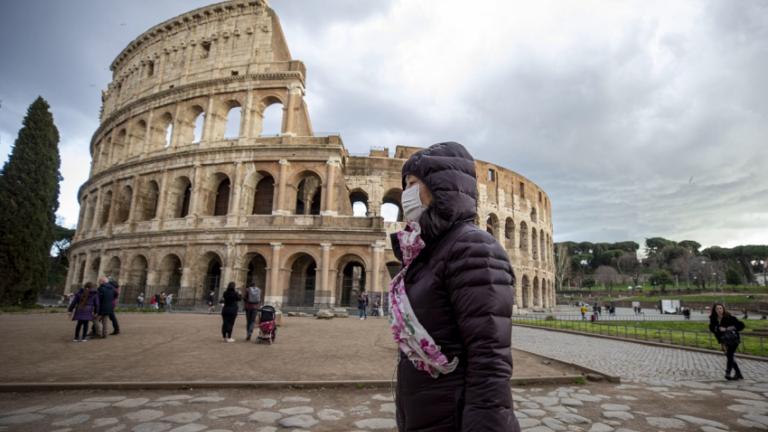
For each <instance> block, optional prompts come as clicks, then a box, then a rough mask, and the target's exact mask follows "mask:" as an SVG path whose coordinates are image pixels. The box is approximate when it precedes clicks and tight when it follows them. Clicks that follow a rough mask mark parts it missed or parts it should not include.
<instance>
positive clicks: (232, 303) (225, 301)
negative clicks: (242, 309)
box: [220, 282, 242, 342]
mask: <svg viewBox="0 0 768 432" xmlns="http://www.w3.org/2000/svg"><path fill="white" fill-rule="evenodd" d="M240 300H242V296H240V294H239V293H238V292H237V291H236V290H235V283H234V282H230V283H229V284H228V285H227V290H226V291H224V295H223V296H222V298H221V301H220V303H221V304H222V307H221V337H222V338H224V342H234V341H235V340H234V339H233V338H232V329H233V328H234V327H235V320H236V319H237V313H238V307H237V303H238V302H240Z"/></svg>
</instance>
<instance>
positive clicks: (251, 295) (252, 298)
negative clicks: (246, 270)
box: [248, 286, 261, 304]
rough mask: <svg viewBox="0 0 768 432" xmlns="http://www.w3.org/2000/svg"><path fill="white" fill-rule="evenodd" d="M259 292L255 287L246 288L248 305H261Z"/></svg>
mask: <svg viewBox="0 0 768 432" xmlns="http://www.w3.org/2000/svg"><path fill="white" fill-rule="evenodd" d="M260 300H261V290H260V289H259V288H257V287H255V286H254V287H250V288H248V303H251V304H256V303H261V301H260Z"/></svg>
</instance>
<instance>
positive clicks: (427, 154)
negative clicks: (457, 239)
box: [402, 142, 477, 243]
mask: <svg viewBox="0 0 768 432" xmlns="http://www.w3.org/2000/svg"><path fill="white" fill-rule="evenodd" d="M409 174H410V175H414V176H416V177H418V178H419V179H420V180H421V181H422V182H423V183H424V184H425V185H426V186H427V188H429V191H430V192H431V193H432V203H431V204H430V205H429V207H428V208H427V209H426V211H424V212H423V213H422V215H421V217H420V218H419V225H420V226H421V237H422V239H424V241H425V242H426V243H430V242H431V241H432V240H434V239H435V238H437V237H439V236H440V235H441V234H443V233H444V232H446V231H447V230H449V229H450V228H451V227H452V226H454V225H455V224H457V223H460V222H472V221H474V219H475V217H476V215H477V178H476V175H475V160H474V159H473V158H472V156H471V155H470V154H469V152H468V151H467V149H465V148H464V146H463V145H461V144H459V143H456V142H444V143H439V144H434V145H432V146H430V147H429V148H426V149H424V150H421V151H419V152H417V153H415V154H414V155H413V156H411V157H410V158H409V159H408V161H406V162H405V165H403V178H402V180H403V189H405V177H406V176H407V175H409Z"/></svg>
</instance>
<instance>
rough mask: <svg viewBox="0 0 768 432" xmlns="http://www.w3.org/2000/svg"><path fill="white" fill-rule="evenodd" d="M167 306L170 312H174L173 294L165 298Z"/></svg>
mask: <svg viewBox="0 0 768 432" xmlns="http://www.w3.org/2000/svg"><path fill="white" fill-rule="evenodd" d="M165 305H166V306H167V307H168V312H171V311H172V310H173V293H170V294H168V295H167V296H165Z"/></svg>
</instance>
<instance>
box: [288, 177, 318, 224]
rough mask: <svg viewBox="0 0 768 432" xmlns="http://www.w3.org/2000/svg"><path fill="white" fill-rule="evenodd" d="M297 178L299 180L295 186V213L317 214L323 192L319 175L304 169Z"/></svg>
mask: <svg viewBox="0 0 768 432" xmlns="http://www.w3.org/2000/svg"><path fill="white" fill-rule="evenodd" d="M298 179H300V180H299V182H298V185H297V186H296V206H295V209H294V211H295V213H296V214H297V215H319V214H320V205H321V203H322V193H323V192H322V189H323V188H322V186H323V185H322V180H321V177H320V176H319V175H318V174H316V173H315V172H313V171H304V172H302V173H301V174H300V175H299V176H298Z"/></svg>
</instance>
